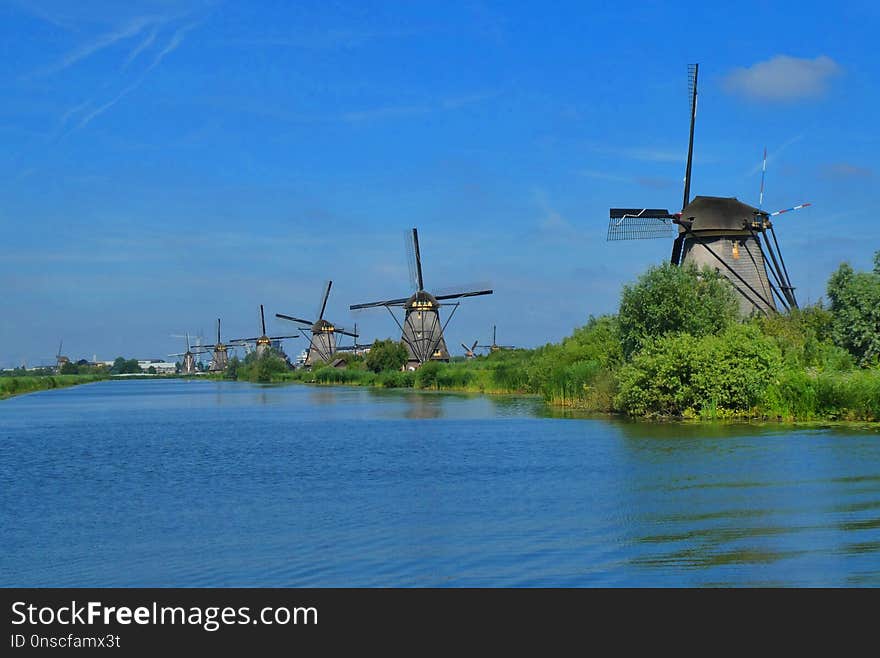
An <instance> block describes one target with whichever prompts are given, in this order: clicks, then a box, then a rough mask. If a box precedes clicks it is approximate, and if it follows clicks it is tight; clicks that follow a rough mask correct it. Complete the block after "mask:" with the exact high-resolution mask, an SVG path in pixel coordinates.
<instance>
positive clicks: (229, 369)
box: [223, 356, 241, 379]
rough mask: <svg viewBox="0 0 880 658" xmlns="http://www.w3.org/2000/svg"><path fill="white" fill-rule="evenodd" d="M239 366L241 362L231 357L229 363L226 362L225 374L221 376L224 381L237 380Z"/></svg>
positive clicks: (235, 357)
mask: <svg viewBox="0 0 880 658" xmlns="http://www.w3.org/2000/svg"><path fill="white" fill-rule="evenodd" d="M240 365H241V361H240V360H239V358H238V357H237V356H233V357H232V358H231V359H229V361H227V362H226V372H225V373H224V374H223V376H224V377H225V378H226V379H238V368H239V366H240Z"/></svg>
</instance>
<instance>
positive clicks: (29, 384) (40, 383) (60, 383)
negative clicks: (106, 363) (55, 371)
mask: <svg viewBox="0 0 880 658" xmlns="http://www.w3.org/2000/svg"><path fill="white" fill-rule="evenodd" d="M102 379H107V375H32V376H29V375H24V376H20V375H16V376H15V377H0V400H5V399H6V398H9V397H12V396H13V395H23V394H25V393H33V392H35V391H46V390H49V389H51V388H65V387H67V386H76V385H78V384H88V383H90V382H96V381H100V380H102Z"/></svg>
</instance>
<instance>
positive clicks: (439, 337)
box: [349, 228, 493, 370]
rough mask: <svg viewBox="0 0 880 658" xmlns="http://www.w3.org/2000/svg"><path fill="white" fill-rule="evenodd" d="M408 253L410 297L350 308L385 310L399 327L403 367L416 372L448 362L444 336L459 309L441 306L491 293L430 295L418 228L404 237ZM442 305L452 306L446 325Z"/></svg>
mask: <svg viewBox="0 0 880 658" xmlns="http://www.w3.org/2000/svg"><path fill="white" fill-rule="evenodd" d="M407 251H408V252H409V256H410V263H409V264H410V284H411V285H412V287H413V288H415V292H413V294H412V295H410V296H409V297H401V298H398V299H386V300H384V301H380V302H368V303H366V304H352V305H351V306H350V307H349V308H350V309H351V310H352V311H355V310H359V309H365V308H376V307H385V309H386V310H388V312H389V313H390V314H391V317H392V318H394V321H395V322H396V323H397V326H398V327H399V328H400V333H401V337H400V339H401V341H402V342H403V343H404V345H405V346H406V350H407V362H406V368H407V370H415V369H416V368H418V367H419V366H421V365H422V364H423V363H427V362H428V361H449V350H448V349H447V347H446V339H445V338H444V335H443V334H444V331H445V330H446V326H447V325H448V324H449V322H450V321H451V320H452V317H453V316H454V315H455V311H456V310H458V306H459V302H455V303H452V304H444V303H442V302H448V301H451V300H458V299H462V298H464V297H478V296H480V295H491V294H492V292H493V291H492V290H471V291H467V292H454V293H450V294H444V295H432V294H431V293H429V292H428V291H427V290H425V282H424V278H423V276H422V256H421V251H420V249H419V232H418V229H415V228H414V229H412V234H411V236H408V237H407ZM442 306H451V307H452V311H451V312H450V314H449V317H448V318H447V319H446V322H445V323H441V321H440V308H441V307H442ZM395 307H402V308H403V310H404V319H403V323H402V324H401V322H400V320H399V319H398V318H397V316H396V315H395V314H394V311H392V310H391V309H392V308H395Z"/></svg>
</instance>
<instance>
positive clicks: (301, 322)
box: [275, 313, 315, 327]
mask: <svg viewBox="0 0 880 658" xmlns="http://www.w3.org/2000/svg"><path fill="white" fill-rule="evenodd" d="M275 317H276V318H281V319H282V320H290V321H291V322H299V323H300V324H305V325H308V326H310V327H311V326H312V325H314V324H315V323H314V322H309V321H308V320H303V319H302V318H295V317H293V316H292V315H284V313H276V314H275Z"/></svg>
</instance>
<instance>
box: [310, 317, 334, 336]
mask: <svg viewBox="0 0 880 658" xmlns="http://www.w3.org/2000/svg"><path fill="white" fill-rule="evenodd" d="M332 326H333V323H332V322H328V321H327V320H318V321H317V322H316V323H315V324H313V325H312V332H313V333H318V332H319V331H324V330H325V329H329V328H330V327H332Z"/></svg>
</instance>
